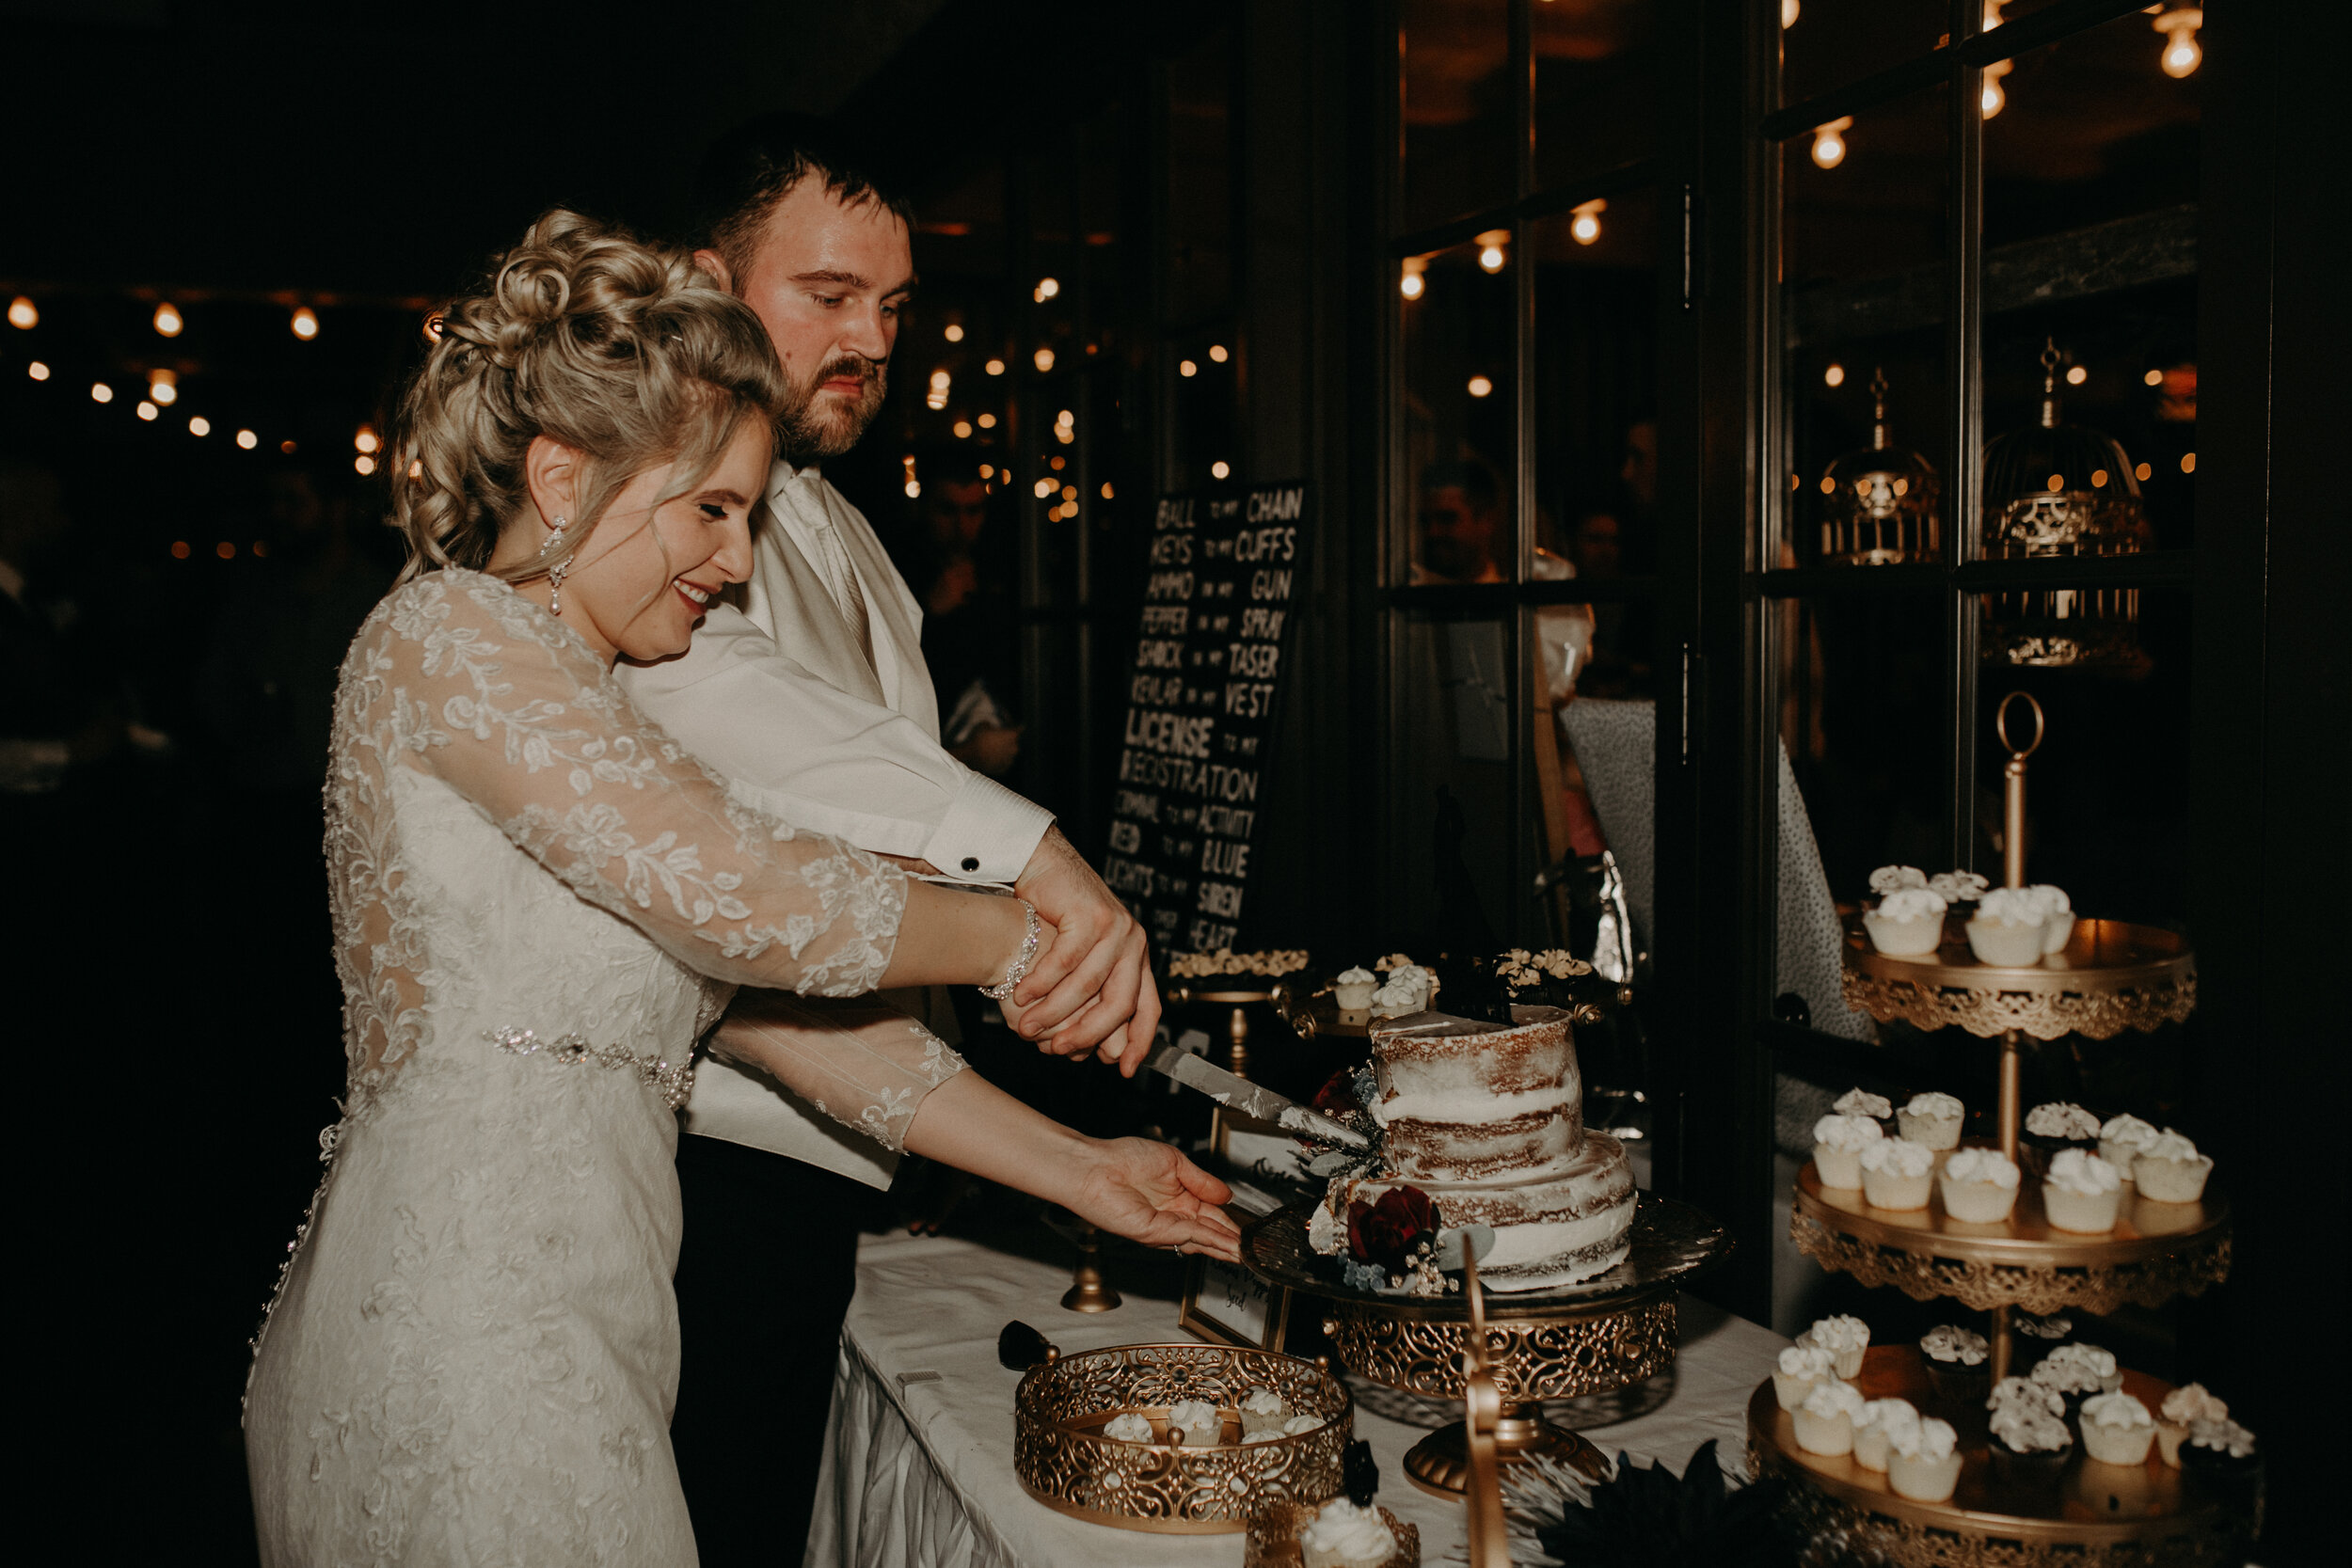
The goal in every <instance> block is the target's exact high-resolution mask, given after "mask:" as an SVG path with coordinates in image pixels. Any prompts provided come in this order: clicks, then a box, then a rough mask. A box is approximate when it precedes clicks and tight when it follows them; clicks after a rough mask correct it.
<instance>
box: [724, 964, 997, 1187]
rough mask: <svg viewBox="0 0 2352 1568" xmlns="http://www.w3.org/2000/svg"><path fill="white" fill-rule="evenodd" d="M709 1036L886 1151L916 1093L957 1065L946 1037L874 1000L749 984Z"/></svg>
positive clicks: (902, 1128) (910, 1115)
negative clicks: (816, 998)
mask: <svg viewBox="0 0 2352 1568" xmlns="http://www.w3.org/2000/svg"><path fill="white" fill-rule="evenodd" d="M710 1044H711V1049H712V1050H713V1051H715V1052H717V1053H719V1054H721V1055H723V1056H726V1057H728V1058H730V1059H732V1060H734V1061H739V1062H742V1063H744V1064H746V1065H747V1066H751V1067H755V1068H757V1069H760V1070H761V1071H763V1072H765V1073H767V1074H768V1075H769V1076H770V1077H771V1078H774V1079H775V1080H776V1081H777V1082H778V1083H780V1084H782V1085H784V1086H785V1087H787V1088H788V1089H790V1090H791V1091H792V1092H793V1093H794V1094H797V1095H799V1096H800V1097H801V1098H802V1099H803V1100H805V1101H808V1102H809V1103H810V1104H812V1105H814V1106H816V1107H817V1108H818V1110H820V1111H822V1112H824V1113H825V1115H827V1116H829V1117H833V1119H834V1120H835V1121H837V1122H840V1123H841V1124H842V1125H843V1126H845V1127H848V1128H850V1129H852V1130H854V1131H856V1132H863V1133H865V1134H866V1136H867V1137H869V1138H873V1139H875V1140H876V1141H878V1142H880V1143H881V1144H882V1147H884V1148H891V1149H898V1148H903V1147H904V1146H905V1143H906V1135H907V1128H908V1126H909V1125H910V1124H912V1123H913V1122H914V1112H915V1108H916V1107H917V1106H919V1105H921V1104H922V1103H923V1097H924V1096H925V1095H928V1094H930V1092H931V1090H933V1089H935V1088H937V1087H939V1085H942V1084H944V1083H946V1081H947V1080H948V1079H950V1078H953V1077H954V1076H955V1075H956V1074H957V1073H959V1072H961V1071H962V1070H963V1058H962V1057H961V1056H959V1055H957V1054H956V1053H955V1052H954V1051H953V1050H951V1049H949V1047H948V1045H947V1042H946V1040H943V1039H941V1038H940V1037H938V1036H937V1035H934V1034H932V1033H931V1032H930V1030H929V1029H926V1028H925V1027H923V1025H922V1024H920V1023H918V1022H915V1021H914V1019H912V1018H910V1017H908V1016H907V1015H906V1014H905V1013H902V1012H900V1011H899V1010H898V1008H896V1007H892V1006H886V1005H884V1004H882V1003H879V1002H803V1001H800V1000H799V999H797V998H795V997H790V996H786V995H782V994H780V993H778V992H775V991H759V992H749V991H747V992H745V993H744V994H743V995H742V996H740V997H739V998H738V999H737V1000H736V1004H735V1006H733V1007H731V1008H729V1009H728V1010H727V1016H726V1017H725V1019H723V1021H722V1022H720V1024H719V1028H718V1031H717V1032H716V1033H715V1034H713V1035H712V1036H711V1037H710Z"/></svg>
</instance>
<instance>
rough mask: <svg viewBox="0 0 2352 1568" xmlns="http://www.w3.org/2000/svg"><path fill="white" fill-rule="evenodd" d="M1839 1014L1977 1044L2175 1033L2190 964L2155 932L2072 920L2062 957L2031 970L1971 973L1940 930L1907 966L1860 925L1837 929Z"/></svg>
mask: <svg viewBox="0 0 2352 1568" xmlns="http://www.w3.org/2000/svg"><path fill="white" fill-rule="evenodd" d="M1844 990H1845V996H1846V1006H1849V1007H1853V1008H1856V1009H1859V1010H1860V1011H1863V1012H1867V1013H1868V1014H1869V1015H1870V1016H1871V1017H1872V1018H1875V1019H1877V1020H1878V1021H1879V1022H1881V1023H1892V1022H1897V1021H1898V1020H1899V1021H1901V1022H1905V1023H1908V1024H1911V1025H1912V1026H1913V1027H1914V1028H1918V1029H1965V1030H1966V1031H1968V1033H1970V1034H1972V1035H1975V1036H1977V1037H1979V1038H1980V1039H1997V1038H1999V1037H2001V1036H2003V1035H2006V1034H2009V1033H2010V1032H2011V1031H2015V1032H2017V1033H2020V1034H2025V1035H2030V1036H2032V1037H2034V1038H2035V1039H2038V1040H2054V1039H2059V1038H2062V1037H2065V1036H2067V1035H2088V1036H2089V1037H2091V1038H2092V1039H2094V1040H2107V1039H2113V1038H2114V1037H2116V1036H2118V1035H2120V1034H2122V1032H2123V1031H2124V1030H2126V1029H2137V1030H2142V1031H2145V1030H2149V1029H2153V1028H2155V1027H2156V1026H2157V1025H2158V1024H2163V1023H2178V1022H2181V1021H2182V1020H2184V1019H2185V1018H2187V1017H2188V1015H2189V1014H2190V1013H2192V1012H2194V1011H2196V1010H2197V959H2196V956H2195V955H2194V954H2192V953H2191V952H2190V951H2189V948H2188V942H2187V941H2186V939H2185V938H2184V937H2182V936H2181V935H2180V934H2179V933H2178V932H2175V931H2167V930H2164V929H2162V928H2160V927H2154V926H2133V925H2128V924H2126V923H2125V922H2123V921H2121V920H2077V921H2075V922H2074V934H2073V935H2072V936H2071V937H2069V938H2068V939H2067V942H2066V946H2065V948H2064V949H2063V950H2061V951H2059V952H2058V953H2055V954H2053V955H2051V956H2050V957H2048V958H2043V959H2042V961H2041V962H2040V963H2038V964H2034V965H2031V966H2010V965H1996V964H1986V963H1979V962H1978V961H1977V956H1976V954H1975V953H1974V952H1973V951H1971V950H1970V948H1969V946H1968V939H1967V936H1966V935H1965V933H1962V932H1955V931H1954V930H1952V929H1951V927H1949V926H1948V925H1947V927H1946V928H1945V941H1944V944H1943V945H1942V946H1941V947H1938V948H1937V949H1936V950H1935V951H1934V952H1933V953H1931V954H1927V955H1923V956H1922V957H1919V958H1898V957H1896V956H1894V955H1893V954H1889V953H1882V952H1880V951H1879V950H1878V949H1877V948H1875V947H1873V946H1872V945H1871V944H1870V938H1869V934H1868V933H1867V931H1865V930H1864V929H1863V927H1862V917H1861V916H1859V915H1856V916H1854V917H1853V918H1852V919H1851V920H1850V921H1848V922H1847V926H1846V967H1845V975H1844Z"/></svg>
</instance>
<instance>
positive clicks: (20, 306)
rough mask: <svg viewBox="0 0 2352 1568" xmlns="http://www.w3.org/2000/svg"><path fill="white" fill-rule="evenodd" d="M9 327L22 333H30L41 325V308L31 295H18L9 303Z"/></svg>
mask: <svg viewBox="0 0 2352 1568" xmlns="http://www.w3.org/2000/svg"><path fill="white" fill-rule="evenodd" d="M8 325H10V326H13V327H15V328H17V329H18V330H19V331H21V332H30V331H31V330H32V329H33V328H35V327H36V326H39V325H40V306H38V305H35V304H34V303H33V301H32V299H31V296H29V295H26V294H19V295H17V296H16V297H15V298H14V299H12V300H10V301H8Z"/></svg>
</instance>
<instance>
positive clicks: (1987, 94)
mask: <svg viewBox="0 0 2352 1568" xmlns="http://www.w3.org/2000/svg"><path fill="white" fill-rule="evenodd" d="M2000 24H2001V8H2000V5H1999V0H1985V8H1984V30H1985V31H1986V32H1991V31H1992V30H1993V29H1994V28H1995V27H1998V26H1999V25H2000ZM2013 69H2015V63H2014V62H2013V61H2010V60H1994V62H1993V63H1992V64H1991V65H1989V66H1986V67H1985V68H1984V91H1983V93H1982V95H1981V96H1980V98H1979V103H1978V106H1979V108H1980V109H1981V110H1982V111H1983V115H1984V118H1985V119H1992V118H1993V117H1994V115H1997V114H1999V113H2000V112H2001V110H2002V108H2003V107H2004V106H2006V105H2007V104H2008V103H2009V94H2008V93H2006V92H2004V91H2002V90H2001V78H2002V77H2004V76H2006V75H2008V74H2009V73H2010V71H2011V70H2013Z"/></svg>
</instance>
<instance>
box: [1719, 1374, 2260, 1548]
mask: <svg viewBox="0 0 2352 1568" xmlns="http://www.w3.org/2000/svg"><path fill="white" fill-rule="evenodd" d="M1854 1385H1855V1386H1856V1387H1858V1388H1859V1389H1860V1390H1861V1391H1862V1394H1863V1397H1864V1398H1866V1399H1874V1400H1877V1399H1905V1400H1909V1401H1911V1402H1912V1403H1914V1404H1915V1405H1917V1406H1918V1407H1919V1409H1920V1410H1921V1411H1922V1412H1923V1413H1925V1414H1927V1415H1930V1416H1937V1417H1941V1418H1943V1419H1945V1420H1947V1421H1949V1422H1951V1423H1952V1426H1953V1427H1954V1429H1955V1430H1956V1431H1957V1432H1958V1433H1959V1437H1960V1451H1961V1468H1960V1483H1959V1485H1958V1486H1957V1487H1956V1488H1955V1489H1954V1490H1953V1493H1952V1496H1951V1498H1950V1500H1948V1501H1947V1502H1940V1503H1923V1502H1915V1501H1913V1500H1912V1499H1911V1498H1908V1497H1897V1496H1896V1495H1895V1494H1894V1493H1893V1492H1892V1491H1891V1490H1889V1489H1888V1487H1887V1484H1886V1477H1885V1476H1883V1475H1882V1474H1880V1473H1879V1472H1877V1471H1875V1470H1866V1469H1864V1468H1863V1467H1862V1466H1861V1465H1857V1464H1855V1463H1854V1462H1853V1458H1852V1456H1851V1455H1850V1454H1840V1455H1837V1456H1835V1457H1829V1456H1824V1455H1821V1454H1811V1453H1806V1452H1805V1451H1804V1449H1800V1448H1798V1447H1797V1440H1796V1432H1795V1428H1794V1426H1793V1424H1792V1423H1791V1421H1790V1419H1789V1417H1788V1412H1787V1411H1785V1410H1783V1409H1781V1408H1780V1401H1779V1400H1778V1399H1777V1398H1776V1397H1775V1396H1774V1394H1773V1392H1772V1379H1770V1378H1766V1379H1765V1380H1764V1382H1763V1384H1762V1385H1761V1386H1758V1387H1757V1389H1756V1392H1755V1394H1753V1395H1752V1396H1750V1398H1749V1400H1748V1454H1749V1459H1750V1462H1751V1464H1752V1465H1753V1467H1754V1469H1755V1472H1756V1474H1757V1475H1758V1476H1765V1475H1774V1476H1779V1477H1781V1478H1783V1479H1784V1480H1786V1481H1788V1483H1789V1485H1790V1497H1789V1501H1788V1508H1789V1509H1790V1511H1791V1513H1793V1515H1794V1518H1795V1521H1796V1523H1797V1524H1798V1525H1799V1527H1800V1529H1801V1533H1802V1534H1803V1536H1804V1539H1805V1540H1806V1541H1807V1542H1808V1543H1810V1544H1811V1549H1812V1550H1813V1551H1814V1552H1816V1553H1819V1552H1821V1551H1823V1550H1825V1549H1826V1550H1827V1551H1828V1553H1829V1557H1828V1558H1827V1559H1825V1560H1836V1561H1846V1560H1853V1559H1862V1560H1870V1559H1871V1558H1873V1557H1874V1556H1875V1557H1878V1558H1882V1559H1883V1560H1885V1561H1888V1562H1893V1563H1904V1564H1913V1563H1922V1564H1935V1565H1937V1568H1993V1565H1994V1564H1998V1565H2001V1568H2023V1565H2026V1564H2039V1563H2064V1564H2067V1565H2068V1568H2091V1565H2097V1568H2125V1565H2127V1564H2131V1565H2137V1564H2148V1565H2150V1568H2153V1565H2155V1564H2158V1563H2162V1564H2166V1565H2168V1568H2169V1565H2172V1564H2202V1563H2217V1562H2221V1561H2224V1560H2228V1553H2229V1551H2230V1549H2231V1546H2232V1544H2233V1542H2234V1541H2235V1539H2236V1538H2237V1536H2238V1535H2239V1534H2240V1532H2241V1528H2242V1525H2241V1522H2240V1521H2239V1520H2238V1519H2237V1518H2236V1516H2235V1515H2233V1513H2230V1512H2229V1511H2228V1510H2227V1509H2225V1508H2223V1507H2222V1506H2221V1505H2220V1504H2219V1503H2218V1502H2217V1500H2216V1499H2215V1498H2213V1497H2210V1496H2209V1495H2208V1494H2206V1493H2205V1492H2203V1491H2202V1490H2201V1489H2200V1488H2199V1486H2198V1484H2197V1482H2196V1480H2195V1478H2193V1477H2189V1476H2185V1475H2184V1474H2183V1473H2182V1472H2181V1471H2179V1470H2175V1469H2173V1468H2171V1467H2170V1466H2169V1465H2166V1464H2165V1463H2164V1461H2163V1460H2162V1459H2161V1458H2159V1457H2158V1456H2157V1454H2156V1451H2155V1449H2154V1448H2153V1446H2152V1447H2151V1448H2150V1449H2149V1453H2148V1459H2147V1463H2145V1464H2144V1465H2102V1464H2099V1463H2098V1462H2096V1461H2094V1460H2090V1459H2086V1458H2085V1457H2084V1456H2083V1455H2082V1454H2081V1453H2080V1452H2079V1451H2077V1452H2075V1453H2074V1454H2073V1455H2072V1456H2071V1457H2069V1458H2068V1460H2067V1461H2066V1463H2065V1465H2063V1466H2062V1467H2060V1468H2058V1470H2056V1471H2055V1473H2054V1474H2053V1475H2052V1476H2051V1477H2049V1478H2047V1479H2042V1480H2040V1481H2039V1484H2035V1483H2034V1482H2033V1481H2012V1480H2010V1479H2008V1478H2005V1477H2003V1476H2002V1475H2001V1474H2000V1473H1999V1472H1998V1471H1996V1470H1995V1469H1994V1465H1993V1462H1992V1454H1991V1447H1990V1445H1991V1435H1990V1433H1988V1431H1987V1429H1986V1425H1985V1421H1986V1415H1985V1411H1984V1408H1983V1405H1982V1402H1980V1401H1978V1400H1973V1399H1972V1400H1966V1401H1954V1400H1947V1399H1945V1398H1944V1397H1942V1396H1941V1395H1940V1394H1939V1393H1938V1392H1937V1391H1936V1390H1935V1388H1934V1386H1932V1385H1931V1384H1930V1383H1929V1381H1928V1376H1927V1371H1926V1369H1925V1368H1924V1366H1922V1364H1921V1362H1920V1358H1919V1353H1918V1352H1917V1351H1915V1350H1914V1349H1913V1348H1912V1347H1910V1346H1908V1345H1874V1346H1872V1347H1871V1349H1870V1350H1869V1352H1868V1354H1867V1355H1865V1356H1864V1358H1863V1365H1862V1374H1861V1376H1859V1377H1857V1378H1855V1379H1854ZM2123 1391H2124V1392H2125V1393H2127V1394H2130V1395H2132V1396H2133V1397H2135V1398H2137V1400H2138V1401H2139V1402H2141V1403H2142V1404H2144V1405H2146V1406H2147V1407H2148V1408H2149V1409H2150V1410H2154V1409H2155V1408H2157V1407H2158V1406H2159V1405H2161V1404H2162V1403H2163V1402H2164V1397H2165V1396H2166V1395H2167V1394H2169V1393H2170V1392H2171V1391H2172V1386H2171V1385H2170V1384H2169V1383H2165V1382H2163V1381H2161V1380H2159V1379H2157V1378H2153V1377H2150V1376H2148V1375H2147V1374H2146V1373H2144V1372H2136V1371H2130V1370H2126V1371H2125V1372H2124V1373H2123Z"/></svg>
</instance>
